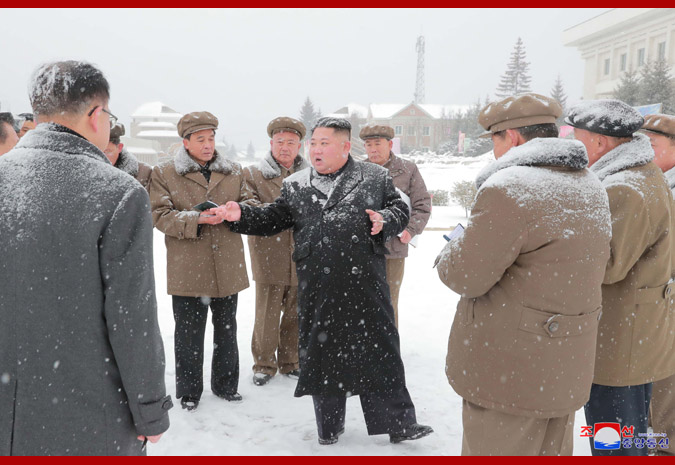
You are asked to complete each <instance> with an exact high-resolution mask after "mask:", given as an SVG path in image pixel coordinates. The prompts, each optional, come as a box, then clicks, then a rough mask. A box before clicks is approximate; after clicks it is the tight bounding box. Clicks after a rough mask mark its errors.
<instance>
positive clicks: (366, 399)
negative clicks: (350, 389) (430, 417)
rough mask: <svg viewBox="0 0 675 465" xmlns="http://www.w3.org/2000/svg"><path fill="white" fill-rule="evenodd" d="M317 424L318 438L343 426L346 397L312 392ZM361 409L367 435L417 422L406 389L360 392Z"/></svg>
mask: <svg viewBox="0 0 675 465" xmlns="http://www.w3.org/2000/svg"><path fill="white" fill-rule="evenodd" d="M312 400H313V401H314V413H315V415H316V425H317V427H318V429H319V437H320V438H321V439H329V438H331V437H334V436H336V435H337V434H338V432H340V430H342V429H344V427H345V411H346V407H347V398H346V397H337V396H312ZM359 400H361V409H362V410H363V417H364V418H365V420H366V427H367V428H368V434H369V435H375V434H387V433H397V432H400V431H401V430H402V429H403V428H405V427H406V426H409V425H411V424H413V423H416V422H417V418H416V417H415V406H414V405H413V403H412V399H410V394H409V393H408V389H407V388H405V387H403V388H402V389H401V390H399V391H397V392H394V393H393V394H391V393H390V394H384V393H370V394H361V395H360V396H359Z"/></svg>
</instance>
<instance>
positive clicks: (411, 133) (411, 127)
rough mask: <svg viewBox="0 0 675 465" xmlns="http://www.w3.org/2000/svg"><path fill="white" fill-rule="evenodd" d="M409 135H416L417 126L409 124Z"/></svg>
mask: <svg viewBox="0 0 675 465" xmlns="http://www.w3.org/2000/svg"><path fill="white" fill-rule="evenodd" d="M408 135H409V136H414V135H415V126H408Z"/></svg>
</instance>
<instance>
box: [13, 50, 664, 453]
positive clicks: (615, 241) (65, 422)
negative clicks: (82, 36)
mask: <svg viewBox="0 0 675 465" xmlns="http://www.w3.org/2000/svg"><path fill="white" fill-rule="evenodd" d="M73 89H75V90H76V91H73ZM109 97H110V91H109V85H108V82H107V80H106V79H105V77H104V76H103V74H102V73H101V72H100V70H98V69H96V68H95V67H94V66H92V65H90V64H88V63H82V62H75V61H67V62H55V63H50V64H47V65H43V66H42V67H40V68H39V69H38V70H37V71H36V73H35V75H34V77H33V79H32V85H31V91H30V98H31V104H32V106H33V111H34V113H35V116H36V121H37V123H38V126H37V127H36V128H35V129H34V130H32V131H30V132H29V133H28V134H27V135H26V136H25V138H24V139H22V141H21V142H20V143H19V144H18V146H17V147H15V148H14V149H13V150H11V151H10V153H9V154H7V155H5V156H3V157H2V158H0V211H2V213H3V215H2V220H1V221H0V236H1V237H2V241H0V244H1V246H0V247H1V248H0V282H1V283H3V284H2V286H0V318H1V319H2V321H3V322H5V323H4V324H3V325H2V326H0V375H1V377H0V417H1V418H2V419H3V420H2V421H1V422H0V454H3V455H12V454H14V455H19V454H32V455H36V454H58V455H64V454H81V455H85V454H124V455H134V454H144V453H145V444H146V443H147V442H148V441H150V442H156V441H158V440H159V439H160V437H161V435H162V433H163V432H164V431H166V429H167V428H168V427H169V418H168V410H169V409H170V408H171V407H172V402H171V399H170V397H169V396H167V395H166V389H165V386H164V352H163V344H162V339H161V334H160V332H159V327H158V324H157V308H156V298H155V293H154V292H155V291H154V274H153V265H152V228H153V226H154V227H156V228H157V229H158V230H160V231H161V232H162V233H164V234H165V236H166V240H165V243H166V249H167V280H168V285H167V289H168V293H169V294H170V295H172V303H173V314H174V320H175V332H174V339H175V340H174V348H175V360H176V395H177V397H178V398H180V402H181V406H182V407H183V408H184V409H186V410H188V411H194V410H195V409H197V407H198V405H199V401H200V398H201V396H202V393H203V373H202V371H203V364H204V339H205V331H206V322H207V317H208V311H209V308H210V309H211V315H212V323H213V327H214V351H213V359H212V376H211V390H212V392H213V393H214V394H215V395H216V396H218V397H221V398H224V399H226V400H228V401H240V400H242V397H241V395H240V394H239V392H238V381H239V352H238V345H237V335H236V332H237V322H236V312H237V302H238V293H239V292H240V291H242V290H244V289H246V288H247V287H248V286H249V281H248V276H247V272H246V264H245V257H244V247H243V242H242V239H241V234H248V235H249V236H250V237H249V248H250V253H251V261H252V265H253V266H252V268H253V278H254V280H255V281H256V309H255V314H256V317H255V326H254V331H253V337H252V344H251V348H252V352H253V358H254V366H253V378H252V380H253V383H254V384H255V385H257V386H264V385H266V384H267V383H268V382H269V381H270V379H271V378H272V377H273V376H274V375H275V374H276V373H277V372H279V373H281V374H282V375H286V376H289V377H292V378H295V379H297V387H296V391H295V395H296V396H298V397H299V396H304V395H310V396H312V400H313V404H314V410H315V415H316V422H317V430H318V439H319V443H320V444H325V445H327V444H335V443H336V442H338V438H339V436H340V435H341V434H342V433H343V432H344V428H345V405H346V400H347V398H348V397H350V396H354V395H358V396H359V398H360V402H361V406H362V409H363V413H364V417H365V420H366V425H367V429H368V433H369V434H388V435H389V437H390V441H391V442H392V443H398V442H401V441H406V440H414V439H419V438H422V437H425V436H427V435H429V434H430V433H432V432H433V430H432V428H430V427H429V426H426V425H422V424H419V423H417V418H416V410H415V407H414V405H413V402H412V399H411V396H410V394H409V392H408V390H407V387H406V380H405V370H404V366H403V362H402V359H401V354H400V341H399V334H398V329H397V326H398V321H397V320H398V316H397V315H398V311H397V307H398V293H399V289H400V285H401V282H402V279H403V272H404V260H405V257H406V256H407V253H408V249H407V247H408V244H409V243H410V241H411V240H412V239H413V238H414V236H416V235H418V234H420V233H421V232H422V230H423V229H424V226H425V225H426V222H427V221H428V218H429V215H430V211H431V205H430V204H431V202H430V197H429V194H428V192H427V190H426V187H425V185H424V181H423V180H422V177H421V175H420V173H419V170H418V169H417V168H416V166H415V165H414V163H411V162H408V161H405V160H403V159H402V158H400V157H397V156H396V155H394V154H393V152H392V150H391V149H392V139H393V136H394V131H393V129H392V128H389V127H387V126H382V125H370V126H366V127H364V128H363V129H362V130H361V132H360V134H359V135H360V137H361V138H362V139H363V140H364V144H365V147H366V150H367V155H368V158H369V162H359V161H357V160H355V159H354V158H353V157H352V156H351V154H350V149H351V142H350V140H351V129H352V128H351V125H350V124H349V122H348V121H346V120H344V119H339V118H321V119H320V120H319V121H318V122H317V123H316V125H315V126H314V127H313V128H311V129H310V130H309V131H308V129H307V128H305V127H304V125H303V124H302V123H300V122H299V121H297V120H295V119H293V118H289V117H279V118H275V119H273V120H272V121H271V122H270V123H269V124H268V127H267V134H268V136H269V137H270V152H269V153H268V154H267V155H266V156H265V158H264V159H263V160H262V161H261V162H260V163H259V164H258V165H255V166H251V167H247V168H245V169H244V168H242V167H241V166H240V165H239V164H237V163H235V162H233V161H232V160H228V159H226V158H225V157H224V156H223V155H222V154H219V153H218V152H217V150H216V149H215V133H216V130H217V129H218V120H217V118H216V117H215V116H214V115H213V114H211V113H209V112H205V111H202V112H193V113H188V114H186V115H185V116H184V117H183V118H181V120H180V121H179V123H178V127H177V129H178V133H179V135H180V136H181V138H182V139H183V145H182V147H181V149H180V150H179V151H178V152H177V153H176V154H175V156H174V157H173V159H171V160H169V161H167V162H164V163H162V164H160V165H159V166H156V167H154V168H153V169H151V168H150V167H148V166H147V165H144V164H143V163H141V162H139V161H138V160H136V159H135V158H134V157H133V155H131V154H130V153H128V152H127V151H126V150H125V149H124V146H123V144H121V140H120V137H121V136H122V135H123V134H124V128H123V127H122V126H121V125H118V124H117V122H116V117H115V116H114V115H113V114H112V113H111V111H110V109H109V107H108V101H109ZM561 115H562V109H561V108H560V106H559V105H558V104H557V103H556V102H555V101H553V100H551V99H549V98H547V97H544V96H541V95H538V94H523V95H518V96H514V97H509V98H507V99H504V100H502V101H499V102H495V103H492V104H490V105H488V106H487V107H486V108H485V109H483V111H482V112H481V114H480V116H479V122H480V123H481V125H482V126H483V127H484V128H485V129H486V130H487V133H486V134H485V136H486V137H491V138H492V141H493V144H494V154H495V158H496V159H497V161H496V162H495V163H493V164H491V165H489V166H487V167H486V168H485V169H484V170H483V171H482V172H481V173H480V174H479V176H478V178H477V180H476V185H477V188H478V193H477V195H476V199H475V204H474V206H473V208H472V214H471V218H470V221H469V223H468V225H467V228H466V231H465V233H464V234H463V235H461V236H459V237H458V238H455V239H453V240H451V241H450V242H449V243H448V244H447V246H446V247H445V248H444V249H443V251H442V252H441V254H440V255H439V256H438V258H437V260H436V264H435V266H437V269H438V274H439V277H440V279H441V280H442V282H443V283H445V284H446V285H447V286H448V287H450V288H451V289H453V290H454V291H455V292H457V293H458V294H460V295H461V299H460V301H459V304H458V307H457V312H456V314H455V319H454V322H453V326H452V330H451V334H450V340H449V346H448V355H447V364H446V374H447V377H448V380H449V382H450V384H451V386H452V387H453V389H455V391H456V392H457V393H458V394H459V395H460V396H461V397H462V398H463V426H464V434H463V444H462V453H463V454H466V455H568V454H571V453H572V438H573V434H574V431H573V425H574V413H575V411H576V410H578V409H579V408H581V407H582V406H583V407H584V408H585V412H586V418H587V422H588V424H589V425H593V424H597V423H606V422H618V423H621V424H622V425H623V426H627V427H632V429H631V431H632V432H633V434H634V435H635V437H638V436H639V435H641V434H642V435H645V436H646V435H647V428H648V426H649V425H650V424H651V426H652V427H653V431H654V432H656V433H665V434H666V435H667V436H668V437H669V438H672V437H673V435H675V432H674V431H673V427H674V425H675V396H674V393H673V388H674V385H675V357H673V350H675V346H674V344H675V342H674V339H675V316H674V315H673V308H674V305H673V300H672V298H671V294H672V289H673V288H675V284H674V283H672V282H671V281H672V279H671V278H672V277H673V276H674V275H675V273H673V271H674V270H675V266H674V265H673V264H674V263H675V253H674V251H673V247H672V243H673V233H672V232H671V230H672V227H673V223H674V222H675V216H674V215H673V211H672V209H673V196H672V193H671V189H672V188H674V187H675V174H674V173H675V117H671V116H666V115H655V116H650V117H648V118H647V119H646V120H645V119H643V118H642V116H640V115H639V113H637V112H636V111H635V110H634V109H632V108H631V107H629V106H628V105H626V104H624V103H622V102H619V101H615V100H605V101H593V102H583V103H582V104H580V105H578V106H576V107H574V108H573V109H572V110H571V112H570V114H569V115H568V116H567V119H566V122H567V123H568V124H570V125H571V126H573V127H574V128H575V129H574V135H575V139H576V140H567V139H559V138H558V129H557V127H556V125H555V121H556V120H557V119H558V118H559V117H560V116H561ZM3 124H4V123H3V120H2V119H0V129H2V126H3ZM11 124H13V123H11ZM640 129H643V131H644V134H642V133H639V132H638V130H640ZM645 134H646V135H645ZM306 137H309V154H310V160H309V163H308V161H306V160H304V159H303V158H302V157H301V156H300V148H301V146H302V142H303V140H304V139H305V138H306ZM125 173H126V174H125ZM662 173H665V177H664V175H663V174H662ZM73 225H77V227H73ZM636 444H637V443H636ZM592 449H593V452H594V454H600V453H602V452H600V451H598V450H595V449H594V448H592ZM647 451H648V449H647V448H640V447H637V445H633V446H630V445H628V444H626V443H622V448H620V449H619V450H618V451H608V452H604V453H609V454H615V453H619V454H646V453H647ZM668 451H669V450H668V449H667V448H666V447H661V448H660V450H659V453H664V454H666V453H668Z"/></svg>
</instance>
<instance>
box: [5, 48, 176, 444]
mask: <svg viewBox="0 0 675 465" xmlns="http://www.w3.org/2000/svg"><path fill="white" fill-rule="evenodd" d="M109 95H110V94H109V86H108V82H107V80H106V79H105V77H104V76H103V74H102V73H101V71H99V70H98V69H97V68H95V67H94V66H92V65H90V64H88V63H82V62H76V61H63V62H54V63H48V64H46V65H43V66H41V67H39V68H38V69H37V71H36V72H35V74H34V75H33V78H32V82H31V86H30V100H31V104H32V107H33V111H34V112H35V114H36V115H37V119H38V123H39V124H38V126H37V128H36V129H34V130H32V131H29V132H28V133H27V134H26V135H25V136H24V137H23V138H22V139H21V141H20V142H19V144H18V146H17V147H16V148H15V149H14V150H13V151H12V153H10V154H8V155H6V156H3V157H1V158H0V211H2V215H0V283H1V284H0V319H1V320H2V324H0V381H1V382H0V454H2V455H142V454H145V451H144V442H145V441H146V440H150V441H151V442H156V441H157V440H159V437H160V436H161V435H162V433H163V432H164V431H166V430H167V428H168V427H169V416H168V412H167V411H168V410H169V409H170V408H171V406H172V404H171V400H170V398H169V397H168V396H166V390H165V387H164V348H163V345H162V338H161V335H160V332H159V326H158V323H157V304H156V299H155V283H154V273H153V266H152V219H151V217H150V202H149V198H148V193H147V192H146V191H145V189H143V187H142V186H141V185H140V184H138V183H137V182H136V181H135V180H133V179H131V178H130V177H129V176H127V175H125V174H123V173H122V172H120V171H119V170H117V169H115V168H114V167H112V166H110V163H108V161H107V160H106V158H105V155H104V154H103V149H105V147H106V145H107V144H108V137H109V132H110V122H111V119H114V117H113V116H112V113H111V112H110V109H109V107H108V100H109Z"/></svg>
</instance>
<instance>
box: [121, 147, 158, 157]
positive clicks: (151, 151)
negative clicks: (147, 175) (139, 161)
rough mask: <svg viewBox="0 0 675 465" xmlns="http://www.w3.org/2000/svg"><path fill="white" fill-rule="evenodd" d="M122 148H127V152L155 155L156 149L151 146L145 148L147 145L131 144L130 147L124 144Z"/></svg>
mask: <svg viewBox="0 0 675 465" xmlns="http://www.w3.org/2000/svg"><path fill="white" fill-rule="evenodd" d="M124 148H125V149H127V150H128V151H129V152H131V153H133V154H134V155H140V154H144V155H157V150H155V149H151V148H147V147H133V146H132V147H129V146H125V147H124Z"/></svg>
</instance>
